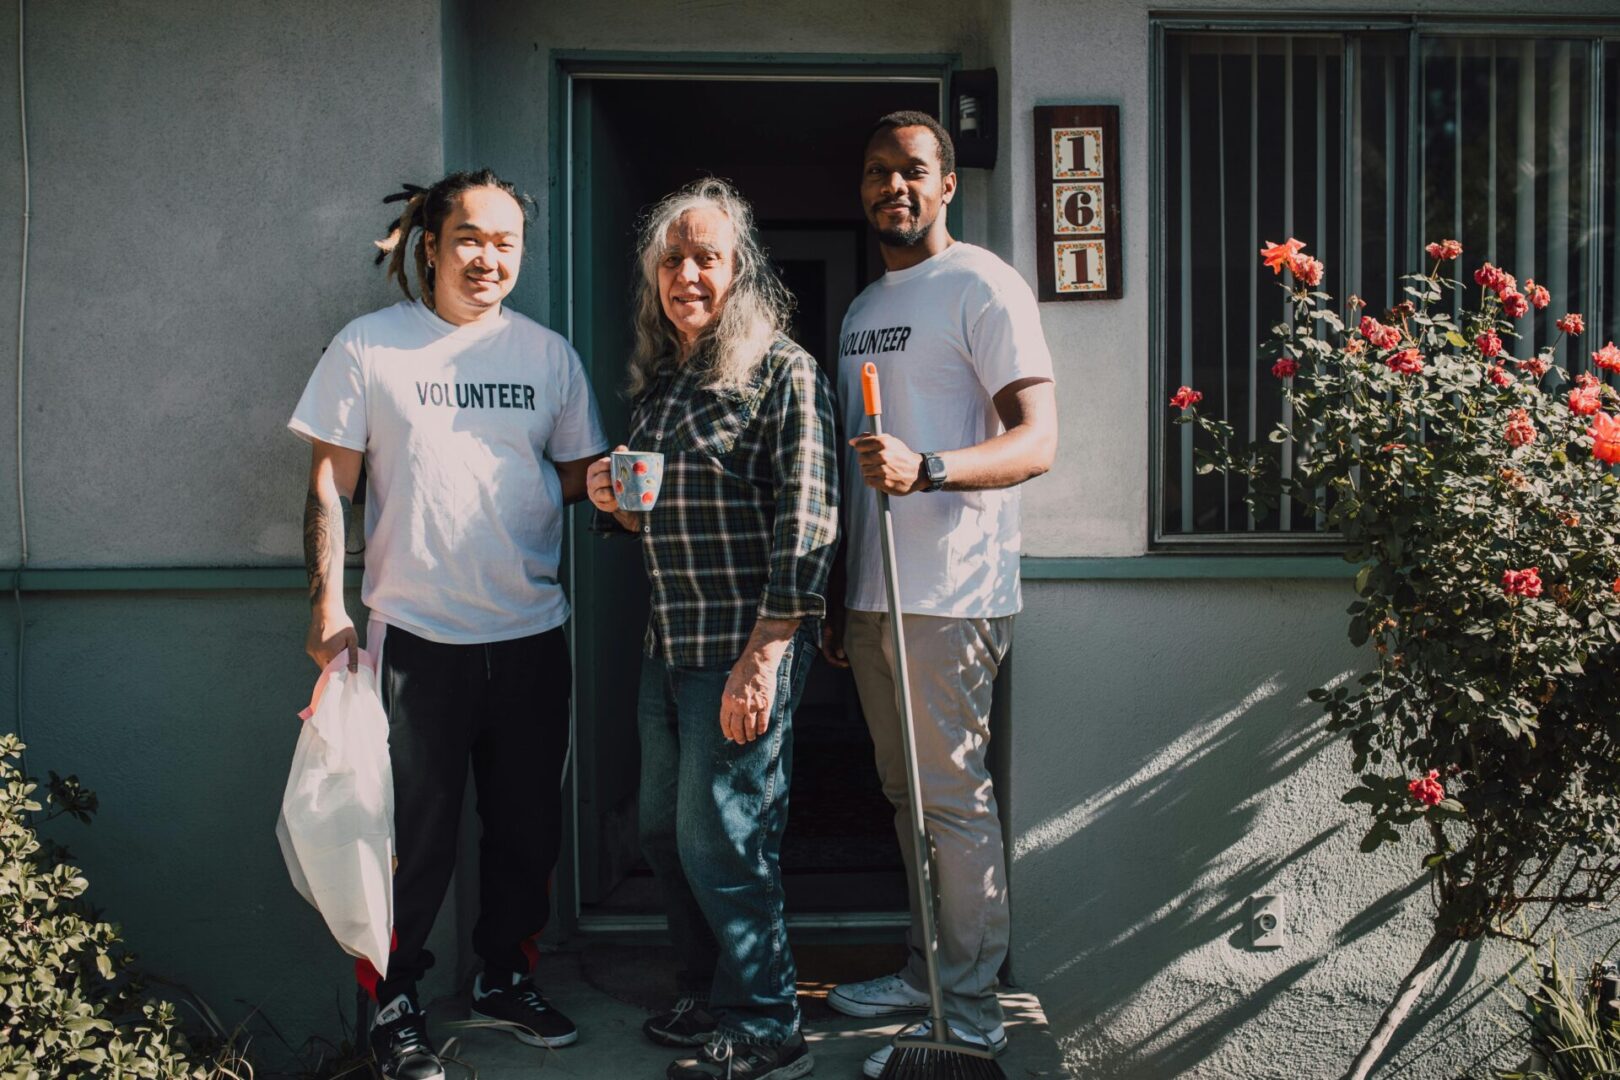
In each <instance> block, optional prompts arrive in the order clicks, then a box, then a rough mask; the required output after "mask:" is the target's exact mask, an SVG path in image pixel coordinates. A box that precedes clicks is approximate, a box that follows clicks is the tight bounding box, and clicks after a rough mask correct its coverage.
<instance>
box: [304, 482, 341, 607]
mask: <svg viewBox="0 0 1620 1080" xmlns="http://www.w3.org/2000/svg"><path fill="white" fill-rule="evenodd" d="M348 513H349V500H348V499H346V498H344V497H343V496H341V495H339V496H338V500H337V502H335V503H331V502H323V501H322V500H321V497H320V496H319V495H318V494H316V493H315V492H313V491H311V492H310V493H309V494H308V495H307V496H306V497H305V498H304V570H305V571H306V572H307V573H308V574H309V606H310V607H314V606H315V605H316V604H318V603H320V601H321V598H322V597H323V596H325V595H326V590H327V588H328V587H329V585H330V584H331V582H330V580H329V577H330V571H331V567H332V565H333V564H334V563H336V565H337V567H338V576H339V580H338V582H337V587H338V588H340V589H341V588H342V587H343V581H342V574H343V569H342V568H343V524H344V522H345V521H346V520H347V519H348Z"/></svg>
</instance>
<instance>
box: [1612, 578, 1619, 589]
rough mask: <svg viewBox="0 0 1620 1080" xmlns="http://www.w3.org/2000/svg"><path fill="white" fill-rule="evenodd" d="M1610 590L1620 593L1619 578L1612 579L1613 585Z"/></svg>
mask: <svg viewBox="0 0 1620 1080" xmlns="http://www.w3.org/2000/svg"><path fill="white" fill-rule="evenodd" d="M1611 588H1613V589H1614V591H1615V592H1617V593H1620V577H1617V578H1615V579H1614V584H1613V585H1612V586H1611Z"/></svg>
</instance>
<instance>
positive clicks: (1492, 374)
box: [1485, 364, 1513, 386]
mask: <svg viewBox="0 0 1620 1080" xmlns="http://www.w3.org/2000/svg"><path fill="white" fill-rule="evenodd" d="M1485 377H1486V378H1487V379H1489V380H1491V382H1493V383H1495V384H1496V385H1497V386H1512V385H1513V376H1511V375H1509V374H1508V373H1507V372H1505V371H1503V370H1502V365H1501V364H1492V365H1491V366H1490V368H1489V370H1487V371H1486V372H1485Z"/></svg>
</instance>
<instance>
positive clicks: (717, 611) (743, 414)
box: [629, 336, 838, 667]
mask: <svg viewBox="0 0 1620 1080" xmlns="http://www.w3.org/2000/svg"><path fill="white" fill-rule="evenodd" d="M834 416H835V413H834V409H833V397H832V388H831V386H830V385H829V383H828V381H827V377H826V375H824V374H823V373H822V371H821V368H820V367H819V366H818V365H817V364H816V362H815V360H814V359H813V358H812V357H811V356H810V354H809V353H807V352H805V351H804V350H803V349H801V348H799V346H797V345H795V344H794V343H793V342H792V341H790V340H789V339H787V338H786V337H782V336H778V337H777V339H776V340H775V341H774V342H772V344H771V347H770V349H769V351H767V353H766V354H765V359H764V360H763V361H761V362H760V366H759V370H758V371H757V372H756V374H755V376H754V381H753V383H752V385H751V386H750V387H749V389H748V391H747V392H745V393H744V394H743V395H742V396H741V397H740V398H739V397H738V396H737V395H724V394H715V393H711V392H710V391H708V390H706V389H704V388H703V386H702V385H701V380H700V378H699V377H698V376H697V375H695V374H694V373H693V372H692V371H691V370H690V369H674V370H670V371H667V372H666V373H664V374H663V375H661V376H660V377H659V378H658V379H656V380H655V381H654V382H653V384H652V385H651V386H650V387H648V388H647V390H646V391H645V392H643V393H642V394H641V396H640V397H638V398H637V399H636V401H635V402H634V404H633V405H632V409H631V415H630V440H629V445H630V446H631V447H633V448H635V449H637V450H661V451H662V452H663V454H664V479H663V484H662V486H661V487H660V489H659V493H658V501H657V502H656V503H655V504H654V505H653V508H652V510H651V511H649V512H648V513H647V514H646V515H645V516H644V518H643V520H642V522H641V552H642V561H643V563H644V564H645V566H646V569H647V577H648V581H649V582H651V584H652V611H651V617H650V618H649V619H648V625H647V638H646V652H647V655H648V656H660V657H662V659H663V660H664V662H665V663H666V664H669V665H670V666H672V667H717V666H721V665H730V664H732V663H734V662H735V661H736V659H737V658H738V657H739V656H741V655H742V652H743V648H744V646H745V645H746V644H747V643H748V637H749V635H750V634H751V633H752V632H753V629H754V622H755V620H756V619H809V620H816V619H820V618H821V617H822V616H824V615H825V614H826V613H827V599H826V595H825V594H826V588H827V575H828V572H829V571H830V570H831V567H832V561H833V555H834V552H835V549H836V541H837V535H838V436H837V425H836V421H835V419H834Z"/></svg>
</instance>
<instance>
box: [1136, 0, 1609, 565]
mask: <svg viewBox="0 0 1620 1080" xmlns="http://www.w3.org/2000/svg"><path fill="white" fill-rule="evenodd" d="M1148 31H1149V45H1148V50H1149V52H1148V127H1149V131H1148V192H1149V195H1148V198H1149V206H1150V213H1149V220H1148V365H1149V370H1148V388H1149V392H1148V438H1149V447H1148V455H1147V458H1148V476H1147V485H1148V486H1147V491H1148V554H1149V555H1150V556H1151V555H1155V554H1164V555H1189V554H1200V553H1209V554H1223V555H1238V554H1265V555H1311V554H1315V555H1322V554H1325V553H1328V552H1334V551H1341V550H1343V548H1344V546H1345V544H1344V540H1343V538H1342V537H1341V536H1340V535H1339V534H1337V533H1319V534H1310V535H1301V534H1298V533H1284V532H1269V533H1263V532H1246V531H1245V532H1228V533H1181V532H1174V533H1171V532H1167V531H1166V530H1165V528H1164V517H1165V515H1164V491H1163V484H1162V483H1161V478H1162V477H1163V475H1164V473H1163V469H1164V467H1165V453H1166V446H1165V440H1166V439H1167V437H1168V435H1169V432H1170V430H1171V428H1172V426H1173V425H1172V424H1171V418H1170V413H1169V409H1168V407H1167V406H1166V405H1165V402H1166V401H1168V400H1169V396H1170V388H1169V385H1168V381H1167V380H1166V378H1165V364H1166V359H1167V358H1166V356H1165V350H1166V349H1167V348H1168V346H1169V341H1168V332H1167V326H1166V318H1167V316H1166V311H1165V306H1164V305H1165V297H1166V295H1167V292H1168V290H1167V287H1166V275H1167V274H1168V273H1170V272H1172V271H1173V270H1174V269H1175V268H1173V267H1171V266H1170V265H1169V258H1168V251H1167V248H1168V242H1167V239H1166V236H1165V222H1166V220H1167V213H1168V202H1167V200H1168V195H1169V191H1168V187H1167V185H1166V183H1165V169H1166V164H1165V157H1166V147H1165V143H1164V140H1165V128H1166V124H1165V113H1164V108H1165V99H1164V74H1165V62H1166V60H1165V38H1166V35H1167V34H1168V33H1172V32H1176V33H1199V34H1204V35H1208V36H1222V35H1225V36H1244V35H1277V36H1290V37H1301V36H1322V35H1335V36H1339V37H1341V38H1342V39H1343V43H1344V58H1345V61H1344V64H1343V71H1342V74H1341V77H1342V80H1343V85H1342V87H1341V95H1342V96H1341V99H1340V100H1341V101H1343V103H1344V123H1343V133H1342V139H1343V145H1342V154H1341V158H1340V161H1341V170H1343V171H1342V172H1341V183H1342V184H1343V185H1344V190H1346V191H1348V190H1350V176H1349V170H1350V168H1351V163H1352V161H1353V160H1354V154H1353V146H1352V135H1353V132H1354V131H1355V130H1356V125H1355V122H1354V121H1355V110H1356V109H1357V108H1358V107H1359V100H1358V95H1357V94H1356V89H1357V88H1356V85H1355V79H1356V76H1357V72H1358V70H1359V62H1358V61H1359V55H1358V52H1359V45H1360V39H1359V37H1358V35H1364V34H1372V33H1383V34H1392V35H1393V34H1399V33H1404V34H1406V36H1407V65H1408V68H1407V71H1408V74H1407V87H1408V92H1407V96H1406V97H1407V100H1406V102H1405V105H1406V119H1407V123H1406V132H1405V136H1406V155H1405V171H1404V173H1403V175H1402V183H1403V184H1404V191H1403V192H1402V197H1403V199H1404V201H1405V204H1406V214H1405V228H1404V230H1403V234H1402V236H1401V237H1400V250H1404V251H1406V252H1407V255H1406V259H1405V262H1406V265H1407V266H1412V267H1416V266H1418V265H1419V260H1421V258H1422V257H1423V245H1424V243H1425V242H1426V241H1425V239H1424V237H1423V236H1422V228H1423V223H1422V221H1421V218H1420V213H1421V203H1420V200H1421V197H1422V168H1423V162H1422V160H1421V153H1422V149H1423V116H1422V95H1421V94H1419V93H1417V92H1415V88H1417V87H1420V86H1421V85H1422V63H1423V52H1422V45H1423V42H1424V40H1425V39H1432V38H1447V37H1470V38H1478V37H1493V36H1496V37H1505V36H1517V37H1524V36H1533V37H1537V38H1542V37H1558V38H1562V39H1565V40H1577V41H1584V42H1586V44H1587V48H1588V57H1587V62H1588V64H1589V65H1590V67H1589V69H1588V70H1589V71H1590V72H1591V78H1590V88H1589V90H1588V94H1587V100H1586V103H1585V116H1584V119H1585V122H1586V124H1587V125H1588V130H1590V131H1592V132H1594V133H1595V138H1594V140H1593V145H1594V147H1595V148H1594V149H1593V151H1592V152H1591V153H1590V154H1589V155H1588V158H1589V160H1588V161H1587V163H1586V169H1587V179H1588V182H1589V183H1590V185H1591V190H1593V191H1594V192H1601V191H1602V190H1603V186H1602V181H1603V164H1604V163H1603V148H1602V135H1603V132H1604V128H1603V124H1604V121H1605V117H1604V108H1603V106H1604V80H1605V78H1606V77H1607V75H1608V73H1607V72H1606V71H1605V65H1604V53H1605V49H1606V46H1608V45H1611V44H1617V43H1620V18H1611V19H1603V18H1590V17H1578V16H1571V17H1568V18H1559V17H1539V18H1537V19H1534V20H1508V19H1503V18H1501V17H1500V16H1483V17H1469V16H1453V17H1447V18H1435V17H1432V16H1420V15H1416V14H1404V13H1401V14H1391V15H1387V16H1382V15H1381V16H1365V17H1356V18H1345V17H1344V16H1342V15H1337V16H1336V15H1312V14H1308V13H1302V12H1277V13H1271V12H1266V13H1253V12H1249V13H1176V14H1173V15H1171V14H1150V15H1149V17H1148ZM1615 74H1616V77H1620V72H1616V73H1615ZM1615 170H1616V176H1615V178H1614V179H1615V182H1616V183H1617V184H1620V161H1617V162H1616V165H1615ZM1593 204H1594V208H1593V219H1592V223H1591V228H1592V229H1593V230H1595V231H1597V232H1599V233H1601V232H1602V231H1603V230H1604V229H1605V228H1606V227H1611V226H1612V227H1614V228H1615V229H1616V230H1617V233H1616V235H1617V242H1620V221H1616V222H1610V221H1608V219H1607V216H1606V214H1607V211H1608V207H1607V204H1606V200H1605V199H1603V198H1594V199H1593ZM1348 218H1349V215H1348V211H1347V212H1346V213H1345V214H1343V215H1341V218H1340V223H1339V230H1338V231H1339V236H1338V238H1337V242H1338V250H1339V251H1349V250H1350V249H1349V246H1348V239H1349V220H1348ZM1587 249H1588V250H1587V273H1586V282H1585V287H1584V289H1583V290H1582V300H1581V303H1582V308H1581V310H1582V311H1585V312H1591V313H1593V314H1592V315H1591V316H1589V318H1594V319H1595V317H1596V314H1597V311H1598V305H1599V303H1600V302H1601V299H1602V296H1603V292H1604V284H1605V282H1604V277H1603V273H1604V265H1603V264H1604V261H1605V260H1604V259H1603V256H1602V252H1603V245H1601V244H1588V245H1587ZM1255 257H1256V258H1258V253H1255ZM1617 295H1620V294H1617ZM1617 302H1620V300H1617ZM1250 344H1251V347H1257V345H1258V343H1257V342H1251V343H1250Z"/></svg>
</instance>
